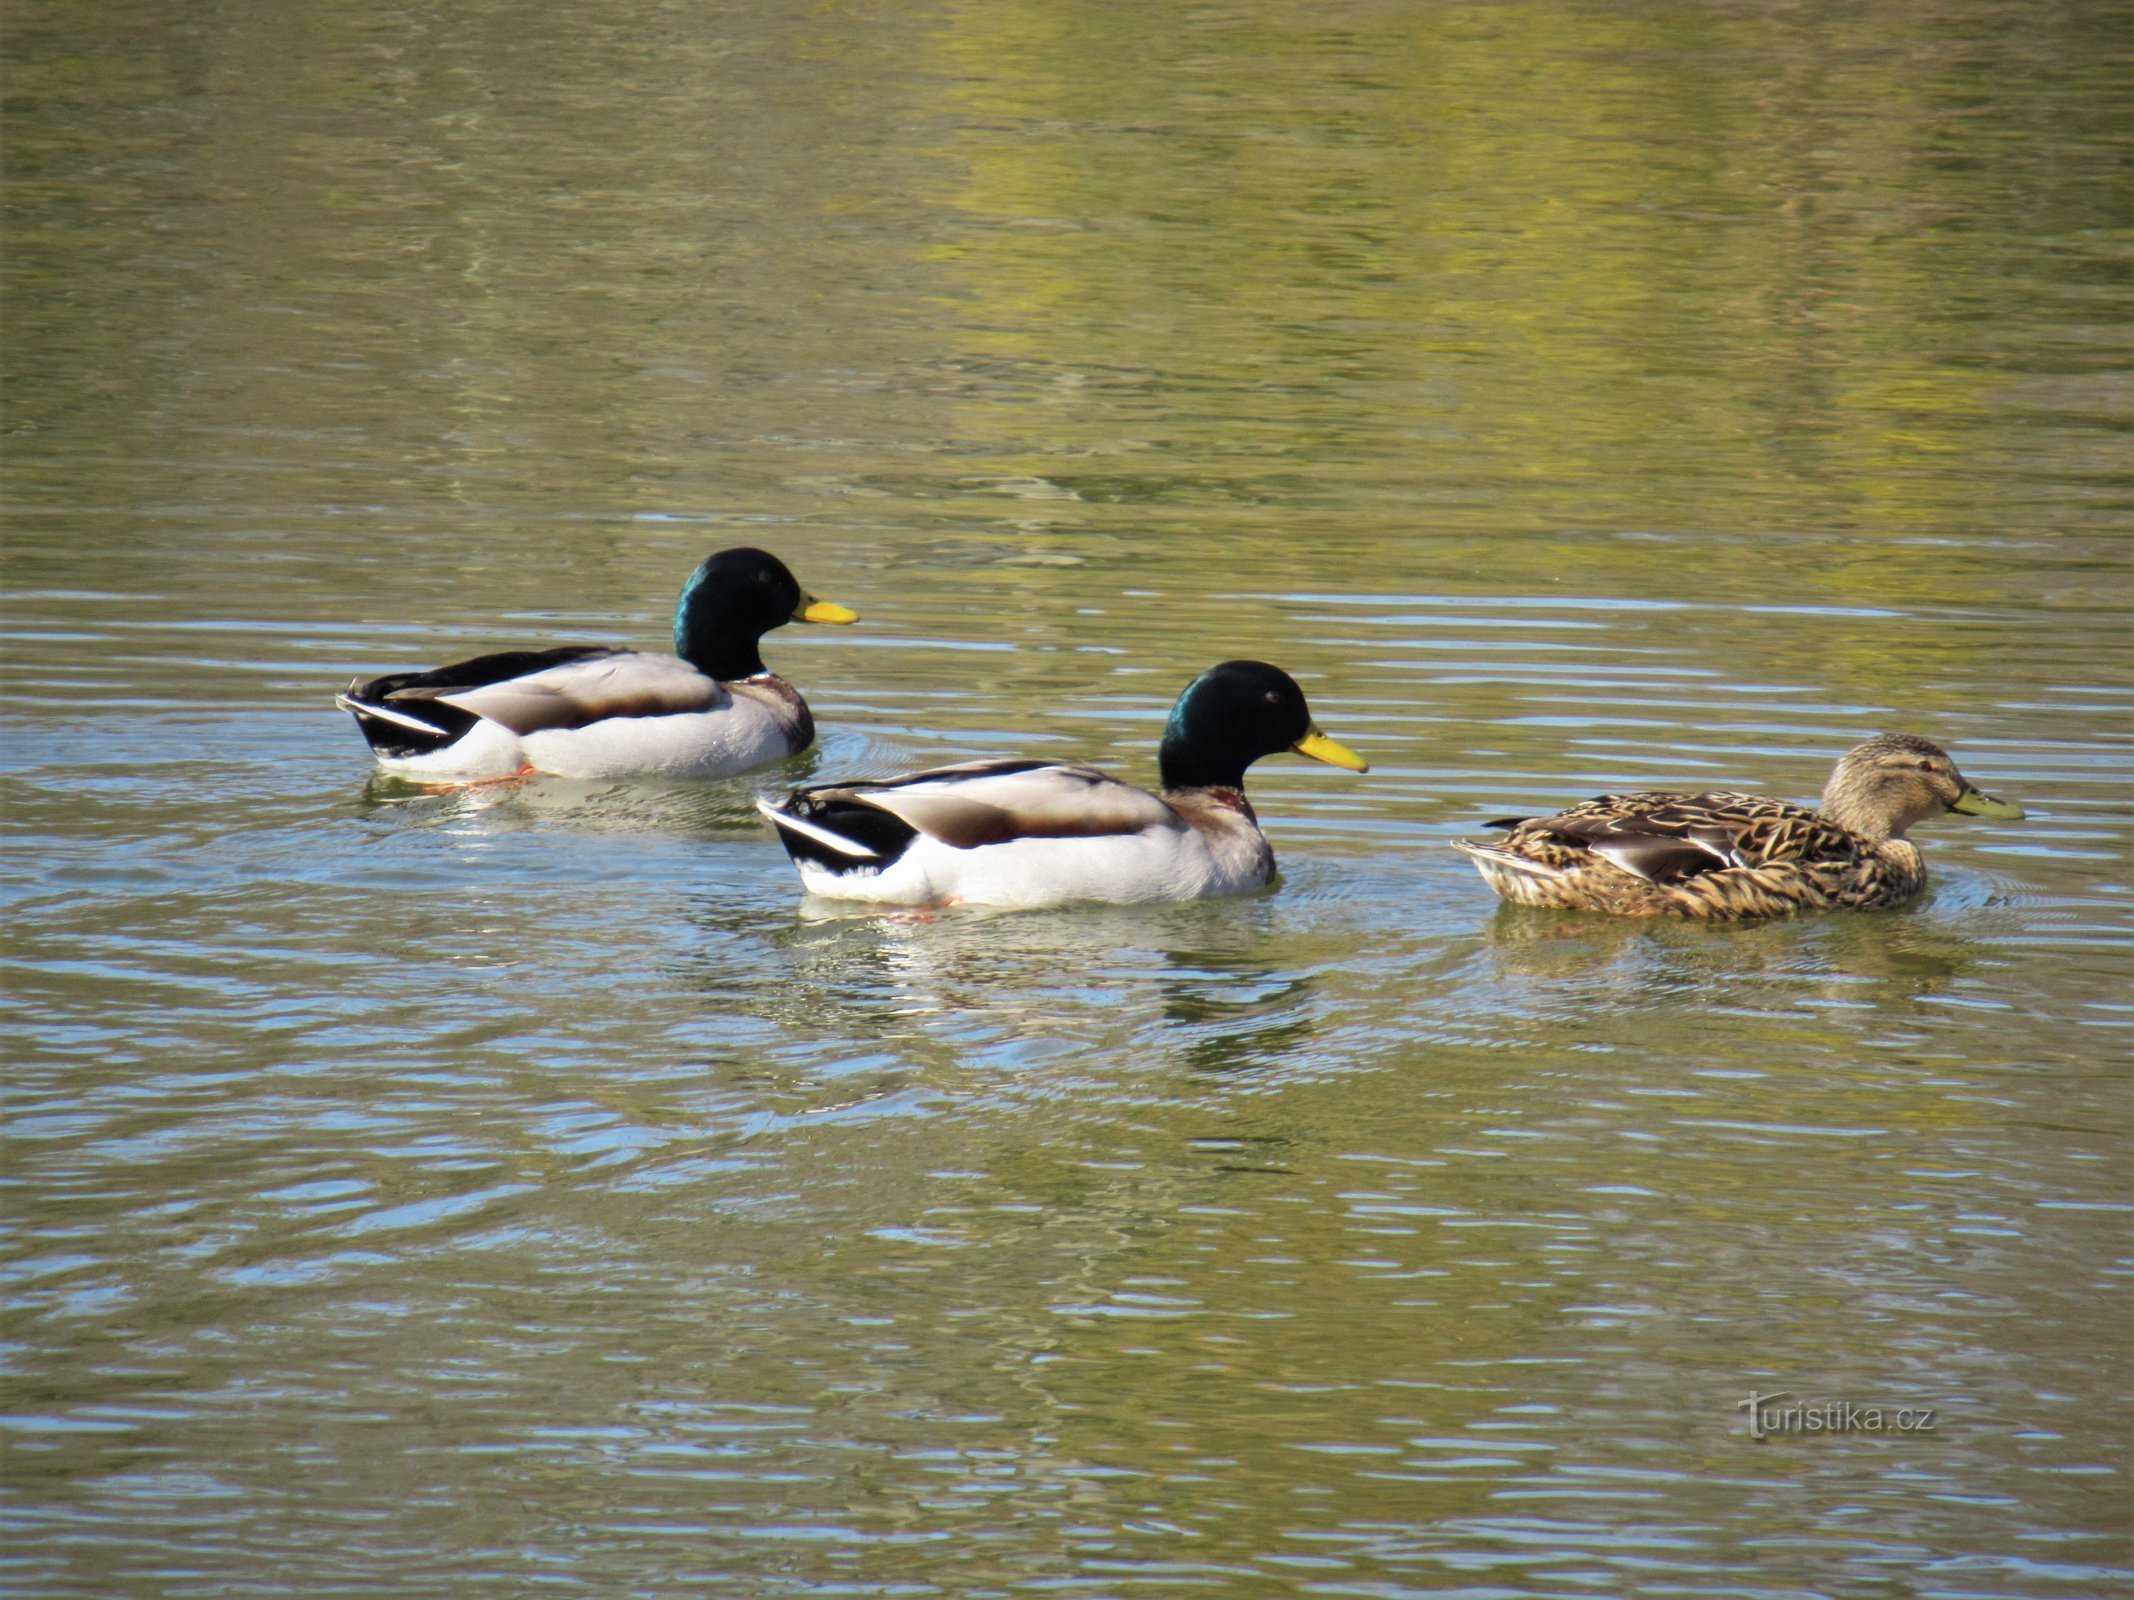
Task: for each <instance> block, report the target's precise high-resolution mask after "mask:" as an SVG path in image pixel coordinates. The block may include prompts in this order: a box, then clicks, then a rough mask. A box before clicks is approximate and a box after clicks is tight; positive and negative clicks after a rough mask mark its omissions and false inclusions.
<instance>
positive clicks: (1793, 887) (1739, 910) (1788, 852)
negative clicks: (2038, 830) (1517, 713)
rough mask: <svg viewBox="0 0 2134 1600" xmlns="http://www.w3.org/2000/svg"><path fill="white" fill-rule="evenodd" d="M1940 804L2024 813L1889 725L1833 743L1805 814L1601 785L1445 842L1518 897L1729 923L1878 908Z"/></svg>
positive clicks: (1921, 879) (1763, 801) (1899, 888)
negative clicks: (1598, 790) (1489, 831)
mask: <svg viewBox="0 0 2134 1600" xmlns="http://www.w3.org/2000/svg"><path fill="white" fill-rule="evenodd" d="M1944 811H1962V812H1966V813H1968V814H1970V815H1972V816H1977V817H2009V818H2015V817H2020V816H2022V815H2023V808H2022V807H2021V806H2018V805H2012V804H2010V803H2009V802H2008V801H2006V800H1996V799H1994V798H1993V796H1991V795H1989V794H1981V793H1980V792H1979V791H1978V790H1977V789H1975V788H1973V787H1972V786H1971V785H1970V784H1969V783H1968V782H1966V781H1965V779H1964V775H1963V774H1962V773H1961V772H1958V771H1957V770H1956V763H1955V762H1953V761H1951V760H1950V759H1949V755H1948V752H1947V751H1945V750H1943V749H1942V748H1941V747H1940V746H1939V745H1935V744H1929V743H1928V742H1927V741H1926V740H1924V739H1917V738H1914V737H1912V735H1910V734H1906V733H1888V734H1884V735H1883V736H1882V737H1881V738H1879V739H1870V740H1868V741H1867V743H1865V744H1863V745H1858V746H1855V747H1854V748H1853V749H1851V750H1848V751H1846V752H1845V754H1844V756H1843V757H1842V758H1841V759H1840V760H1839V762H1838V764H1837V767H1836V769H1835V770H1833V771H1832V773H1831V774H1830V782H1829V783H1828V784H1826V785H1825V786H1824V789H1823V803H1822V805H1821V807H1820V808H1819V809H1817V810H1813V811H1811V810H1809V809H1808V808H1807V807H1806V806H1796V805H1791V804H1789V803H1787V802H1786V801H1784V800H1772V799H1768V798H1766V797H1765V796H1763V795H1755V794H1666V793H1658V794H1651V793H1648V794H1604V795H1602V796H1601V797H1600V798H1599V799H1597V800H1587V801H1583V802H1581V803H1580V804H1578V805H1575V806H1573V807H1571V808H1570V810H1568V811H1563V812H1559V813H1558V814H1557V815H1555V816H1553V817H1505V818H1502V819H1500V820H1498V821H1495V822H1492V823H1490V824H1488V826H1490V827H1492V828H1508V829H1510V830H1511V831H1510V832H1509V833H1507V834H1506V835H1505V836H1504V838H1503V839H1502V840H1499V841H1493V842H1491V843H1487V844H1479V843H1475V844H1471V843H1468V842H1466V841H1464V840H1462V841H1457V842H1455V844H1454V846H1453V848H1454V849H1456V850H1464V851H1466V852H1467V854H1468V855H1470V856H1472V857H1473V858H1474V863H1475V866H1476V867H1477V868H1478V869H1479V870H1480V872H1481V874H1482V876H1483V877H1484V878H1485V879H1487V880H1488V882H1489V886H1490V887H1491V888H1493V889H1495V890H1496V891H1497V893H1499V894H1501V895H1502V896H1504V898H1505V899H1507V900H1516V901H1518V902H1519V903H1520V904H1521V905H1528V906H1553V907H1555V908H1557V909H1558V910H1563V911H1612V912H1614V913H1616V914H1617V915H1619V916H1629V917H1646V916H1656V915H1663V914H1671V915H1674V916H1681V917H1711V918H1715V919H1717V920H1720V921H1728V922H1734V921H1741V920H1743V919H1745V918H1749V917H1772V916H1779V915H1782V914H1783V913H1785V912H1788V911H1821V910H1828V909H1830V908H1832V907H1836V906H1847V907H1851V908H1853V909H1855V910H1860V911H1875V910H1880V909H1881V908H1883V907H1884V906H1893V905H1897V904H1900V903H1901V902H1903V901H1906V900H1909V899H1910V898H1911V897H1912V896H1913V895H1915V894H1917V893H1918V892H1919V891H1920V889H1921V888H1923V887H1924V886H1925V884H1926V881H1927V872H1926V863H1925V862H1924V861H1923V860H1922V859H1921V857H1920V854H1919V847H1918V846H1917V845H1915V844H1913V843H1912V842H1911V841H1910V840H1909V839H1907V838H1905V836H1904V834H1905V830H1906V829H1908V828H1910V827H1911V826H1912V825H1913V824H1914V823H1919V822H1924V821H1926V820H1927V819H1928V818H1929V817H1938V816H1940V815H1941V814H1942V813H1943V812H1944Z"/></svg>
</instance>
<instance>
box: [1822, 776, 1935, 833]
mask: <svg viewBox="0 0 2134 1600" xmlns="http://www.w3.org/2000/svg"><path fill="white" fill-rule="evenodd" d="M1819 809H1820V810H1821V811H1822V813H1823V815H1824V816H1825V817H1827V818H1828V819H1829V820H1830V821H1832V822H1835V823H1836V824H1837V825H1838V826H1839V827H1841V828H1843V829H1844V830H1845V831H1846V832H1847V833H1857V834H1858V835H1859V836H1860V837H1861V838H1863V839H1872V840H1873V841H1874V842H1875V843H1877V844H1880V843H1881V842H1882V841H1883V840H1885V839H1901V838H1903V837H1904V829H1905V825H1906V824H1907V823H1909V822H1911V821H1912V820H1914V819H1912V818H1910V817H1901V816H1892V815H1891V814H1890V808H1889V807H1888V806H1887V805H1886V804H1877V803H1876V802H1875V799H1874V797H1873V794H1872V791H1868V790H1863V789H1861V788H1860V787H1859V786H1858V785H1857V784H1850V783H1846V782H1844V781H1843V777H1842V775H1841V774H1837V773H1833V774H1832V775H1831V778H1830V782H1828V783H1827V784H1825V785H1824V786H1823V802H1822V805H1821V806H1820V807H1819Z"/></svg>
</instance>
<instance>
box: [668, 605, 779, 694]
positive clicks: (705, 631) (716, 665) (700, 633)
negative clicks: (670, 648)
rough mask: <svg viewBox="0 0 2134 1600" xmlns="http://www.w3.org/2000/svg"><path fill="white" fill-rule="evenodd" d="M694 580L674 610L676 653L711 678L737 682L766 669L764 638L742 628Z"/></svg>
mask: <svg viewBox="0 0 2134 1600" xmlns="http://www.w3.org/2000/svg"><path fill="white" fill-rule="evenodd" d="M725 612H726V608H725V607H724V606H722V605H720V604H718V603H717V602H716V601H713V600H711V599H709V598H708V597H707V596H705V595H704V594H703V593H702V592H701V591H700V590H699V588H698V587H697V585H696V583H695V582H694V581H692V582H691V583H690V585H689V587H688V588H686V589H684V590H683V591H682V598H681V601H680V603H679V604H677V605H676V606H675V608H674V653H675V654H676V655H678V656H680V657H681V658H682V659H683V660H684V661H686V662H688V663H689V664H690V665H691V666H692V667H695V668H696V669H697V671H699V672H701V673H703V674H704V675H705V676H706V677H708V678H718V679H721V680H723V681H726V682H735V681H738V680H739V679H742V678H753V677H755V676H756V675H757V674H758V673H760V672H763V671H764V670H765V668H764V665H763V640H762V636H761V635H760V634H757V633H753V632H751V631H750V630H749V629H747V628H745V627H738V626H736V625H735V624H734V622H733V620H732V619H731V618H729V617H728V616H727V615H726V614H725Z"/></svg>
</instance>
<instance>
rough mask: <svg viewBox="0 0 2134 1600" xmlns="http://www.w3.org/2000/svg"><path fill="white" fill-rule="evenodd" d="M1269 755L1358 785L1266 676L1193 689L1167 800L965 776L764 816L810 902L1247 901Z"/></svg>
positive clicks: (1263, 670)
mask: <svg viewBox="0 0 2134 1600" xmlns="http://www.w3.org/2000/svg"><path fill="white" fill-rule="evenodd" d="M1278 750H1294V751H1296V752H1297V753H1298V754H1299V755H1306V756H1310V757H1312V758H1313V759H1314V760H1317V761H1324V762H1327V763H1329V764H1330V765H1332V766H1337V767H1346V768H1347V769H1348V770H1349V771H1351V772H1363V771H1366V770H1367V768H1366V767H1365V766H1364V763H1363V762H1362V761H1361V760H1360V759H1359V758H1357V757H1356V756H1355V755H1352V754H1351V753H1350V752H1349V751H1347V750H1345V749H1343V748H1342V747H1341V746H1340V745H1338V744H1336V743H1335V742H1334V741H1333V740H1331V739H1329V738H1328V737H1327V736H1326V735H1325V734H1323V733H1321V732H1320V731H1319V730H1318V729H1317V728H1316V727H1314V726H1313V725H1312V718H1311V711H1310V709H1309V708H1308V707H1307V706H1306V705H1305V703H1304V691H1303V690H1302V689H1299V688H1298V687H1297V685H1296V683H1295V681H1294V680H1293V679H1292V678H1291V677H1290V676H1289V674H1288V673H1286V672H1283V671H1281V670H1280V669H1279V668H1276V667H1270V666H1268V665H1266V663H1264V662H1260V661H1226V662H1224V663H1223V664H1222V665H1221V666H1219V667H1216V668H1213V669H1212V670H1210V671H1208V672H1204V673H1202V674H1201V675H1200V676H1199V677H1197V678H1195V679H1194V680H1193V681H1192V682H1191V683H1190V684H1188V685H1187V686H1186V691H1185V693H1184V694H1182V695H1180V696H1179V697H1178V704H1177V705H1176V707H1174V708H1173V709H1172V711H1171V720H1170V722H1169V724H1168V725H1167V726H1166V727H1165V728H1164V731H1163V744H1162V746H1161V747H1160V749H1159V750H1158V752H1157V758H1156V759H1157V765H1158V769H1159V770H1160V771H1161V773H1162V777H1163V792H1162V793H1161V794H1150V793H1149V792H1148V791H1147V790H1146V789H1136V788H1134V787H1133V786H1132V785H1131V784H1125V783H1121V782H1119V780H1118V779H1116V778H1108V777H1106V776H1105V775H1104V774H1103V773H1101V772H1098V771H1097V770H1096V769H1095V768H1093V767H1070V766H1058V765H1055V764H1053V763H1052V762H1049V761H972V762H967V763H965V764H964V765H962V766H954V767H936V768H934V769H932V770H931V771H927V772H915V773H912V774H911V775H909V776H908V777H902V778H892V779H890V780H889V781H887V782H886V783H842V784H823V785H820V786H817V787H815V788H809V789H801V790H797V791H795V792H794V793H793V794H792V795H791V796H790V797H789V798H788V799H787V800H786V801H785V802H784V803H783V804H781V805H776V806H773V805H769V804H766V803H765V802H763V801H760V800H759V801H758V802H757V806H758V808H759V809H761V811H762V812H763V814H764V815H765V816H767V817H769V818H770V819H771V823H772V825H773V826H774V827H776V828H777V830H778V839H779V842H780V843H781V844H783V845H784V846H785V848H786V853H787V854H788V855H790V856H791V857H792V858H793V864H794V865H795V866H796V867H798V868H799V869H800V878H801V882H802V883H804V884H806V885H807V887H808V888H809V889H810V890H812V891H813V892H814V893H816V894H820V895H827V896H830V897H831V898H833V899H839V900H873V901H881V902H887V903H890V904H894V905H907V906H915V905H996V906H1041V905H1056V904H1059V903H1061V902H1064V901H1069V900H1109V901H1114V902H1122V903H1132V902H1140V901H1151V900H1197V899H1201V898H1204V897H1207V896H1213V895H1226V894H1241V893H1243V892H1244V891H1246V890H1248V889H1258V888H1261V887H1263V886H1264V885H1265V884H1266V883H1267V882H1268V880H1269V879H1271V878H1272V877H1273V876H1274V851H1273V850H1272V849H1270V848H1269V847H1268V844H1267V837H1266V835H1265V834H1263V833H1261V832H1260V825H1259V819H1258V818H1257V817H1255V816H1254V815H1253V812H1252V807H1251V805H1250V804H1249V803H1247V801H1246V799H1245V769H1246V768H1247V767H1249V766H1251V765H1252V763H1253V762H1255V761H1257V760H1258V759H1259V758H1260V757H1261V756H1267V755H1273V754H1274V753H1275V752H1276V751H1278Z"/></svg>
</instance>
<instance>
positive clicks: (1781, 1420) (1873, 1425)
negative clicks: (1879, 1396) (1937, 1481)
mask: <svg viewBox="0 0 2134 1600" xmlns="http://www.w3.org/2000/svg"><path fill="white" fill-rule="evenodd" d="M1786 1402H1790V1404H1789V1403H1786ZM1735 1409H1737V1410H1740V1411H1746V1412H1747V1413H1748V1414H1749V1437H1750V1438H1751V1439H1768V1438H1770V1437H1771V1436H1772V1435H1773V1434H1776V1433H1932V1432H1933V1431H1934V1412H1935V1409H1936V1408H1935V1407H1933V1406H1862V1405H1855V1404H1854V1403H1853V1402H1852V1401H1850V1400H1795V1399H1794V1398H1793V1396H1792V1394H1791V1392H1790V1391H1788V1390H1785V1389H1778V1390H1774V1391H1773V1392H1772V1393H1770V1394H1758V1393H1756V1392H1755V1391H1754V1390H1753V1389H1752V1390H1751V1391H1750V1392H1749V1397H1748V1399H1746V1400H1741V1401H1737V1402H1735Z"/></svg>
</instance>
